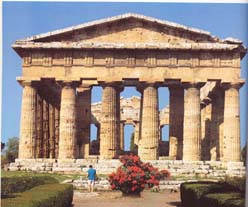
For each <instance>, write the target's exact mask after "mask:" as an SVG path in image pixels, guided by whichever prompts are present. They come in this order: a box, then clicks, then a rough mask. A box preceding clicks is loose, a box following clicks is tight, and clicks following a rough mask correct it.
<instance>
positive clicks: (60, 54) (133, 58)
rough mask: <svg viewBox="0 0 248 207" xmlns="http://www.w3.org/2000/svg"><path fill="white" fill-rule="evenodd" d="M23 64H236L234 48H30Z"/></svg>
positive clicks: (238, 60) (237, 59) (183, 65)
mask: <svg viewBox="0 0 248 207" xmlns="http://www.w3.org/2000/svg"><path fill="white" fill-rule="evenodd" d="M22 57H23V67H29V66H43V67H54V66H62V67H72V66H80V67H81V66H83V67H89V66H92V67H98V66H105V67H190V68H191V67H238V68H239V67H240V58H241V57H240V54H239V53H238V52H237V50H227V49H226V50H224V49H222V50H213V51H210V50H181V49H178V50H171V49H165V50H161V49H106V50H105V49H77V50H72V49H68V50H65V49H62V50H57V49H56V50H55V49H51V50H48V49H45V50H44V49H31V50H26V51H25V52H23V56H22Z"/></svg>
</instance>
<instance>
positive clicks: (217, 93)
mask: <svg viewBox="0 0 248 207" xmlns="http://www.w3.org/2000/svg"><path fill="white" fill-rule="evenodd" d="M210 98H211V120H210V128H211V135H210V143H209V153H210V160H212V161H215V160H223V139H224V138H223V122H224V119H223V117H224V91H223V89H222V88H220V87H219V88H216V89H215V90H213V91H212V92H211V94H210Z"/></svg>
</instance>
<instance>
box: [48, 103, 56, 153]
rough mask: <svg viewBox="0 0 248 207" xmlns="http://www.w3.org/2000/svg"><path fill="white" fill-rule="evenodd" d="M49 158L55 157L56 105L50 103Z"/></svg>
mask: <svg viewBox="0 0 248 207" xmlns="http://www.w3.org/2000/svg"><path fill="white" fill-rule="evenodd" d="M49 158H55V107H54V106H53V105H52V104H51V103H50V104H49Z"/></svg>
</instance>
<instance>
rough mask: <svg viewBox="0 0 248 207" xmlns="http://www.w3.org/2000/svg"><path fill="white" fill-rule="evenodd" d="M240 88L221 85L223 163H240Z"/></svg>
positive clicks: (232, 84) (235, 84)
mask: <svg viewBox="0 0 248 207" xmlns="http://www.w3.org/2000/svg"><path fill="white" fill-rule="evenodd" d="M241 86H242V84H241V83H230V84H223V87H224V89H225V101H224V103H225V104H224V140H223V160H224V161H237V162H238V161H240V108H239V107H240V106H239V88H240V87H241Z"/></svg>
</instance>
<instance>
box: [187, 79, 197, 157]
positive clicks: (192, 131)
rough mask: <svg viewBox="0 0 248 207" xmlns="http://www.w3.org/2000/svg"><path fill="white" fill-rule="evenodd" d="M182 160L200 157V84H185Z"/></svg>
mask: <svg viewBox="0 0 248 207" xmlns="http://www.w3.org/2000/svg"><path fill="white" fill-rule="evenodd" d="M183 124H184V129H183V136H184V137H183V160H192V161H194V160H200V159H201V110H200V85H196V84H189V85H186V94H185V97H184V122H183Z"/></svg>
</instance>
